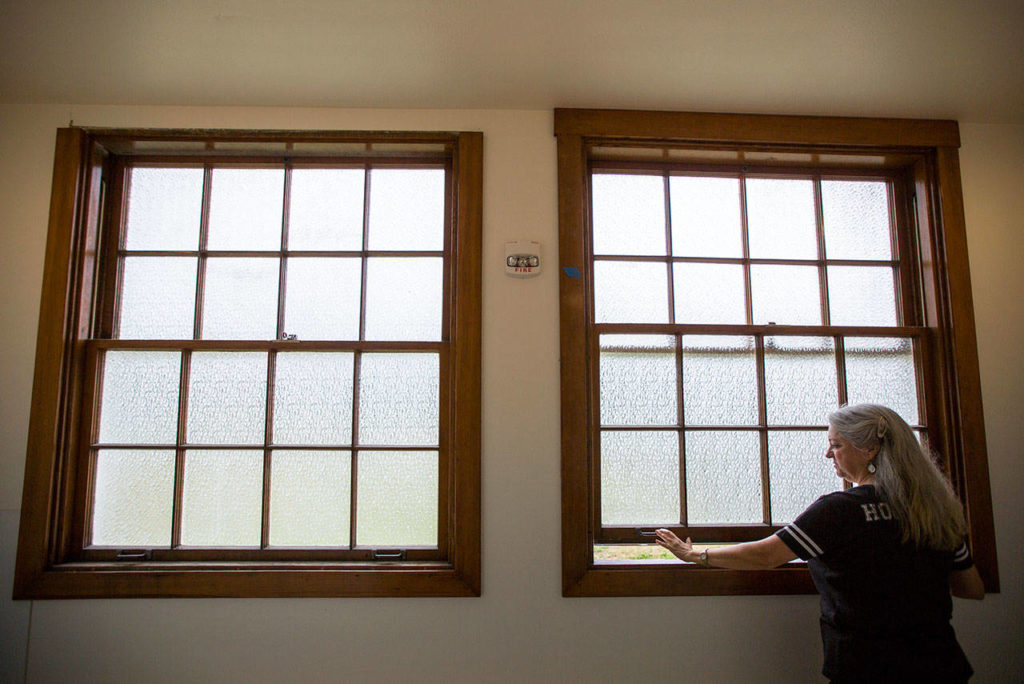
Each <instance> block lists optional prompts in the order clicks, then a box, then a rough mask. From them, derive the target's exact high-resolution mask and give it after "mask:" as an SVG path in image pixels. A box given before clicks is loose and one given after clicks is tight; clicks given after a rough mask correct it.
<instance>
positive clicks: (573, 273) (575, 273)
mask: <svg viewBox="0 0 1024 684" xmlns="http://www.w3.org/2000/svg"><path fill="white" fill-rule="evenodd" d="M562 270H563V271H565V275H567V276H569V277H570V278H582V277H583V276H581V275H580V270H579V269H578V268H576V267H575V266H563V267H562Z"/></svg>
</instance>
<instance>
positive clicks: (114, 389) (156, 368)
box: [99, 351, 181, 444]
mask: <svg viewBox="0 0 1024 684" xmlns="http://www.w3.org/2000/svg"><path fill="white" fill-rule="evenodd" d="M180 381H181V353H180V352H173V351H108V352H107V353H106V354H104V355H103V399H102V401H101V403H100V430H99V440H100V442H101V443H106V444H174V443H175V441H176V436H177V434H178V386H179V384H180Z"/></svg>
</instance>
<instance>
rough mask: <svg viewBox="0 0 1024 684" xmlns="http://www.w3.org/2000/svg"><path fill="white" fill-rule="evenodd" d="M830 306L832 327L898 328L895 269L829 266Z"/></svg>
mask: <svg viewBox="0 0 1024 684" xmlns="http://www.w3.org/2000/svg"><path fill="white" fill-rule="evenodd" d="M828 306H829V317H830V320H831V322H832V325H896V291H895V286H894V284H893V270H892V269H891V268H884V267H883V268H873V267H869V266H829V267H828Z"/></svg>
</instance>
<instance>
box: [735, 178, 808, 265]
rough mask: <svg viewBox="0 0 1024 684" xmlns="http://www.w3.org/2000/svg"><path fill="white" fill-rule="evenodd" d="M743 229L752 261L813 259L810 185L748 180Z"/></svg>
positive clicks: (792, 181) (793, 182)
mask: <svg viewBox="0 0 1024 684" xmlns="http://www.w3.org/2000/svg"><path fill="white" fill-rule="evenodd" d="M747 230H748V232H749V240H750V256H751V257H753V258H755V259H772V258H777V259H817V258H818V239H817V236H816V231H815V219H814V184H813V183H812V182H811V181H809V180H794V179H778V178H748V179H747Z"/></svg>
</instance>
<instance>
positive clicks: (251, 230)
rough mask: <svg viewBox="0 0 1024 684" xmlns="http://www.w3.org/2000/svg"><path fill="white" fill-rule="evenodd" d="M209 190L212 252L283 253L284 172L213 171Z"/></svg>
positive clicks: (209, 242) (257, 170)
mask: <svg viewBox="0 0 1024 684" xmlns="http://www.w3.org/2000/svg"><path fill="white" fill-rule="evenodd" d="M210 187H211V193H210V228H209V231H210V234H209V236H208V237H207V246H208V247H209V248H210V249H241V250H265V249H272V250H275V251H276V250H279V249H281V217H282V213H283V212H282V208H283V207H284V169H225V168H221V169H214V170H213V179H212V181H211V184H210Z"/></svg>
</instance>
